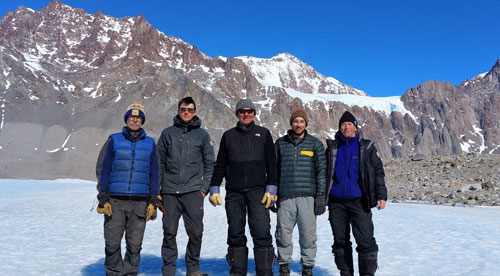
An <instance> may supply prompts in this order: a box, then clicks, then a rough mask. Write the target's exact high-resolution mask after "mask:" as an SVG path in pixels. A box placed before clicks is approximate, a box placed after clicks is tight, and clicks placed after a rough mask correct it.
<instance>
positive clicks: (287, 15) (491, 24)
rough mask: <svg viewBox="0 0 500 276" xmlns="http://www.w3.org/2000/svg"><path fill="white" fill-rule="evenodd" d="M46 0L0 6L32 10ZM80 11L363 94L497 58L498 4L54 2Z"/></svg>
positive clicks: (471, 71) (453, 0)
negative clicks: (281, 62) (137, 21)
mask: <svg viewBox="0 0 500 276" xmlns="http://www.w3.org/2000/svg"><path fill="white" fill-rule="evenodd" d="M48 3H49V1H48V0H9V1H5V2H4V1H2V4H1V5H0V14H1V15H3V14H5V13H6V12H7V11H14V10H15V9H16V8H17V7H18V6H20V5H22V6H25V7H29V8H32V9H34V10H38V9H41V8H43V7H45V6H46V5H47V4H48ZM63 3H65V4H67V5H70V6H72V7H76V8H83V9H85V10H86V11H87V12H88V13H96V12H97V11H98V10H102V11H103V13H104V14H107V15H110V16H114V17H125V16H136V15H138V14H142V15H143V16H144V17H145V18H146V20H147V21H148V22H149V23H151V24H152V25H153V26H154V27H155V28H157V29H159V30H160V31H162V32H164V33H165V34H166V35H169V36H175V37H178V38H181V39H182V40H184V41H186V42H188V43H190V44H193V45H196V46H197V47H198V49H199V50H200V51H202V52H204V53H205V54H207V55H209V56H212V57H215V56H217V55H221V56H226V57H229V56H242V55H250V56H255V57H261V58H270V57H272V56H274V55H276V54H278V53H282V52H287V53H290V54H292V55H294V56H296V57H298V58H299V59H301V60H302V61H304V62H306V63H308V64H309V65H311V66H312V67H314V68H315V69H316V70H317V71H319V72H320V73H322V74H323V75H325V76H331V77H334V78H336V79H338V80H339V81H341V82H343V83H346V84H348V85H351V86H353V87H355V88H358V89H361V90H363V91H365V92H367V93H368V94H370V95H372V96H394V95H402V94H403V93H404V92H405V91H406V89H408V88H411V87H414V86H416V85H418V84H420V83H422V82H424V81H426V80H439V81H447V82H451V83H453V84H455V85H458V84H460V83H461V82H462V81H463V80H466V79H470V78H472V77H474V76H475V75H477V74H480V73H483V72H486V71H488V70H490V69H491V67H492V66H493V65H494V64H495V62H496V60H497V59H498V58H500V20H499V18H500V1H499V0H475V1H464V0H443V1H440V0H434V1H431V0H418V1H415V0H330V1H327V0H324V1H319V0H308V1H305V0H213V1H211V0H175V1H171V0H163V1H160V0H154V1H147V0H143V1H140V0H139V1H137V0H135V1H125V0H122V1H112V0H99V1H97V0H85V1H83V0H80V1H78V0H63Z"/></svg>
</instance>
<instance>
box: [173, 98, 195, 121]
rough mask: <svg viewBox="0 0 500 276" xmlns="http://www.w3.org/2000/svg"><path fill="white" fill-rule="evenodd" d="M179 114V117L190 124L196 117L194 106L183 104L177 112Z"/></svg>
mask: <svg viewBox="0 0 500 276" xmlns="http://www.w3.org/2000/svg"><path fill="white" fill-rule="evenodd" d="M177 114H179V117H181V119H182V120H183V121H184V123H186V124H187V123H190V122H191V121H192V120H193V117H194V116H195V115H196V109H194V104H192V103H191V104H185V103H181V106H179V110H177Z"/></svg>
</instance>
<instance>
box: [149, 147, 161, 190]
mask: <svg viewBox="0 0 500 276" xmlns="http://www.w3.org/2000/svg"><path fill="white" fill-rule="evenodd" d="M159 187H160V182H159V176H158V155H157V149H156V144H155V143H153V151H152V152H151V158H150V164H149V193H150V194H151V195H158V194H159Z"/></svg>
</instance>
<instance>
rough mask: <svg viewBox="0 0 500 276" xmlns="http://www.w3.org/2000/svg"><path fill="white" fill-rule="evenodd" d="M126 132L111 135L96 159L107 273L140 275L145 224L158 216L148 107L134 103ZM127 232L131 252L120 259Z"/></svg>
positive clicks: (155, 174)
mask: <svg viewBox="0 0 500 276" xmlns="http://www.w3.org/2000/svg"><path fill="white" fill-rule="evenodd" d="M124 120H125V123H126V126H125V127H123V129H122V132H118V133H114V134H111V135H110V136H109V138H108V140H107V141H106V143H105V144H104V146H103V148H102V150H101V153H100V154H99V158H98V161H97V166H96V167H97V168H96V173H97V178H98V185H97V187H98V190H99V194H98V195H97V199H98V200H99V205H98V208H97V212H98V213H100V214H104V241H105V253H106V259H105V261H104V267H105V269H106V275H108V276H109V275H137V273H138V271H139V261H140V258H141V257H140V252H141V247H142V239H143V237H144V230H145V229H146V221H148V220H149V219H154V218H155V217H156V206H155V202H156V196H157V195H158V186H159V185H158V179H159V177H158V157H157V155H156V145H155V141H154V139H153V138H151V137H149V136H146V132H145V131H144V130H143V129H142V124H143V123H144V122H145V120H146V116H145V115H144V107H143V106H142V104H140V103H139V102H135V103H133V104H131V105H130V106H129V107H128V109H127V112H126V113H125V115H124ZM123 233H125V241H126V243H127V252H126V254H125V258H122V255H121V239H122V237H123Z"/></svg>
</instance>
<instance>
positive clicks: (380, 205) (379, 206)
mask: <svg viewBox="0 0 500 276" xmlns="http://www.w3.org/2000/svg"><path fill="white" fill-rule="evenodd" d="M386 203H387V202H386V201H385V200H383V199H379V200H377V209H379V210H382V209H384V208H385V204H386Z"/></svg>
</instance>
